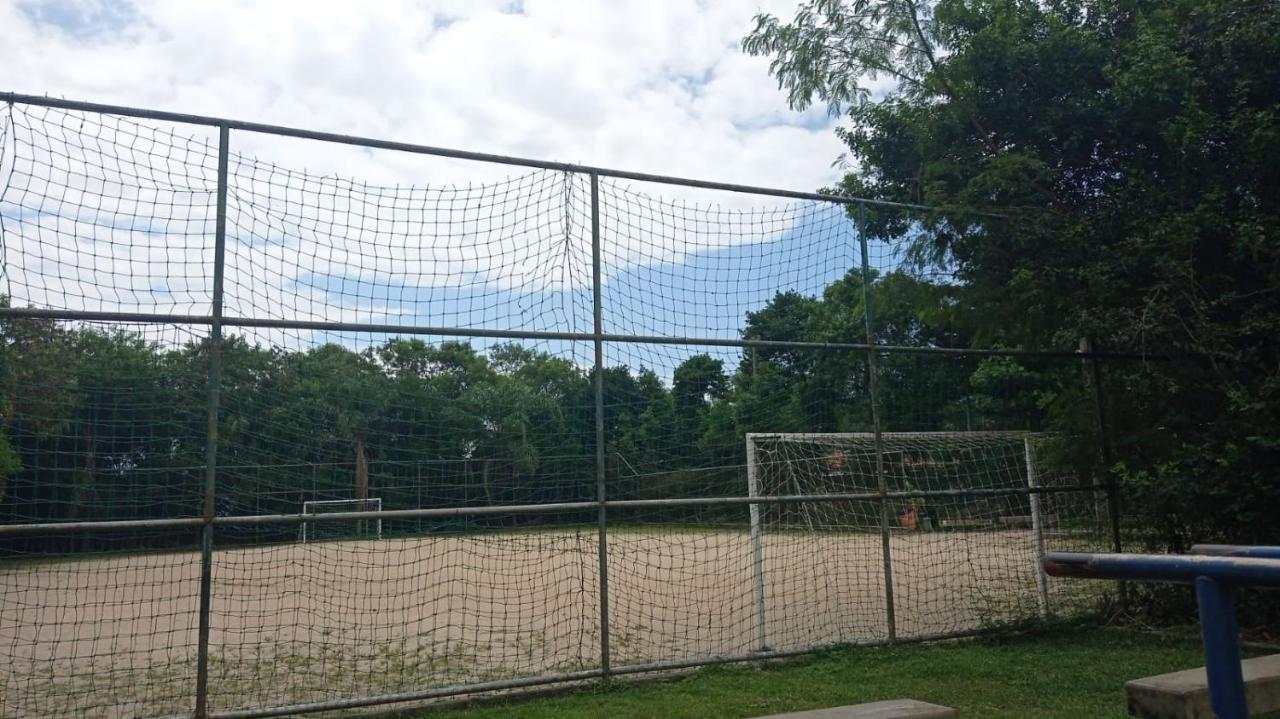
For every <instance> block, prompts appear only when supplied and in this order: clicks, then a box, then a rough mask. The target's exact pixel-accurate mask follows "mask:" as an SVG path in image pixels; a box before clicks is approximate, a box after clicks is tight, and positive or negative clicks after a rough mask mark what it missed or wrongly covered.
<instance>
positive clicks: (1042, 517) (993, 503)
mask: <svg viewBox="0 0 1280 719" xmlns="http://www.w3.org/2000/svg"><path fill="white" fill-rule="evenodd" d="M1050 440H1051V437H1049V436H1048V435H1044V434H1037V433H1032V432H1018V431H982V432H884V433H881V434H880V435H879V437H877V436H876V435H875V434H874V433H871V432H859V433H751V434H747V435H746V443H747V446H746V454H747V493H748V495H749V496H750V497H772V498H793V499H785V501H773V502H761V503H758V504H755V503H753V504H751V505H750V522H751V534H750V541H751V548H752V564H753V575H754V585H755V603H756V628H757V634H758V644H759V647H760V648H761V649H765V648H768V646H769V645H768V641H767V633H766V624H765V609H766V594H767V589H766V581H767V579H766V577H765V576H764V567H765V566H766V565H767V564H768V562H767V561H766V554H767V552H768V543H769V542H768V539H767V537H768V535H771V534H772V535H777V534H779V533H784V534H786V533H790V534H792V535H794V534H795V533H796V532H804V533H821V534H827V535H832V536H838V535H841V534H845V535H847V534H849V533H867V534H870V533H873V532H875V533H879V534H881V535H882V551H883V554H884V557H883V561H884V565H885V568H886V569H885V573H886V577H885V582H886V584H889V583H890V582H891V581H892V580H891V578H890V577H888V576H887V575H888V574H889V572H890V569H889V568H890V567H891V566H892V564H893V560H892V558H891V553H892V548H891V540H890V536H891V535H897V536H900V537H903V536H917V537H922V538H924V537H936V538H937V539H938V540H940V541H941V542H942V543H944V544H945V543H946V541H947V540H946V539H945V538H946V537H953V538H956V539H957V541H959V540H960V538H962V537H975V536H983V537H986V538H987V539H984V540H982V541H985V542H987V543H988V544H997V545H1006V544H1007V545H1008V546H1009V547H1010V548H1012V549H1017V548H1019V547H1026V548H1027V549H1030V550H1031V551H1030V552H1025V553H1024V552H1020V551H1012V549H1011V551H1010V552H1009V556H1010V559H1011V560H1012V561H1018V562H1019V563H1025V565H1024V566H1025V568H1026V571H1027V573H1028V574H1029V575H1031V576H1034V577H1035V590H1034V595H1033V596H1034V599H1033V600H1032V601H1034V603H1035V605H1036V606H1037V608H1038V611H1039V614H1040V615H1041V616H1044V615H1046V614H1047V613H1048V599H1049V597H1048V586H1047V583H1046V579H1045V577H1044V574H1043V572H1041V571H1040V570H1039V561H1040V559H1041V558H1042V557H1043V556H1044V551H1045V549H1044V547H1045V544H1044V542H1045V527H1046V524H1047V523H1049V522H1052V521H1054V520H1053V518H1052V517H1051V516H1049V515H1047V514H1046V512H1045V511H1043V510H1044V502H1043V497H1042V496H1041V493H1040V488H1041V487H1042V484H1041V483H1042V480H1043V479H1044V478H1045V475H1046V471H1045V467H1043V466H1042V465H1041V462H1040V460H1039V458H1038V457H1039V455H1038V453H1037V448H1038V447H1039V446H1041V445H1043V444H1044V443H1046V442H1048V441H1050ZM1062 479H1063V477H1061V476H1058V475H1054V481H1055V482H1057V481H1060V480H1062ZM798 497H813V500H811V501H805V500H802V499H794V498H798ZM1028 530H1029V531H1028ZM932 532H947V533H948V534H945V535H941V534H939V535H934V534H932ZM952 533H954V534H952ZM895 541H909V540H895ZM935 544H937V542H935V541H933V540H925V541H924V542H923V543H921V542H913V543H912V544H911V545H904V546H900V547H899V550H900V551H904V552H908V551H910V552H915V553H916V554H920V553H921V552H923V553H924V554H925V555H933V554H936V555H937V556H934V557H932V558H930V557H917V559H918V560H920V559H922V560H924V561H926V562H930V563H932V562H939V563H941V562H942V561H943V560H942V559H941V557H942V554H941V553H942V552H944V551H946V550H945V548H944V547H943V546H933V545H935ZM1028 545H1029V546H1028ZM1014 557H1017V559H1016V560H1014ZM775 563H776V562H775ZM912 591H914V589H913V590H912Z"/></svg>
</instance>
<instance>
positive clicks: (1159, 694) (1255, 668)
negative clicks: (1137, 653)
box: [1124, 654, 1280, 719]
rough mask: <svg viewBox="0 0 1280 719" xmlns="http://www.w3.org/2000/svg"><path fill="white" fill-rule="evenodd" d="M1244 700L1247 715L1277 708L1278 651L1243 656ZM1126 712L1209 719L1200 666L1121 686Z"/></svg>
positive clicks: (1158, 718)
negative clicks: (1254, 656) (1126, 706)
mask: <svg viewBox="0 0 1280 719" xmlns="http://www.w3.org/2000/svg"><path fill="white" fill-rule="evenodd" d="M1241 669H1242V670H1243V672H1244V694H1245V702H1246V703H1247V704H1248V706H1249V715H1250V716H1256V715H1258V714H1265V713H1267V712H1272V711H1277V710H1280V654H1272V655H1270V656H1265V657H1256V658H1254V659H1246V660H1244V661H1243V662H1241ZM1124 693H1125V697H1126V699H1127V700H1128V702H1129V713H1130V714H1132V715H1133V716H1136V717H1142V718H1143V719H1213V710H1212V709H1211V708H1210V707H1209V680H1208V678H1207V677H1206V676H1205V671H1204V667H1200V668H1199V669H1187V670H1185V671H1181V672H1170V673H1168V674H1160V675H1157V676H1154V677H1146V678H1144V679H1134V680H1133V681H1131V682H1127V683H1126V684H1125V685H1124Z"/></svg>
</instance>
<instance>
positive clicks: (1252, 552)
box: [1191, 544, 1280, 559]
mask: <svg viewBox="0 0 1280 719" xmlns="http://www.w3.org/2000/svg"><path fill="white" fill-rule="evenodd" d="M1191 553H1192V554H1207V555H1212V556H1215V557H1254V558H1256V559H1280V547H1269V546H1265V545H1257V546H1251V545H1247V544H1243V545H1242V544H1194V545H1192V546H1191Z"/></svg>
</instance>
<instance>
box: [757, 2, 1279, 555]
mask: <svg viewBox="0 0 1280 719" xmlns="http://www.w3.org/2000/svg"><path fill="white" fill-rule="evenodd" d="M756 20H757V22H756V26H755V29H754V31H753V32H751V34H750V35H749V36H748V37H747V38H746V39H745V40H744V47H745V49H746V50H747V51H748V52H751V53H754V54H759V55H763V56H767V57H769V58H771V60H772V65H771V67H772V71H773V73H774V75H775V76H776V77H777V79H778V80H779V83H780V85H781V86H782V87H783V88H784V89H785V90H787V91H788V93H789V95H790V98H791V101H792V103H793V104H794V105H795V106H797V107H803V106H805V105H807V104H809V103H810V102H813V101H818V102H824V103H828V104H829V105H830V107H831V108H832V109H833V110H834V111H836V112H838V113H840V114H842V115H843V117H844V118H845V122H844V123H842V125H841V129H840V130H839V133H840V136H841V138H842V139H843V140H844V141H845V143H846V145H847V146H848V150H849V158H848V161H849V166H850V167H852V168H854V169H853V170H852V171H851V172H849V173H848V175H847V176H846V177H845V178H844V180H843V182H842V183H841V185H840V187H839V188H838V189H839V190H840V191H842V192H844V193H847V194H851V195H856V196H864V197H872V198H877V199H883V200H893V201H906V202H917V203H922V204H926V205H931V206H941V207H953V208H966V209H970V210H972V209H976V210H982V211H986V212H990V213H995V214H998V215H1001V216H1002V217H1004V218H1005V221H1003V222H994V221H989V220H987V219H985V218H978V217H975V216H973V215H965V214H959V213H948V214H944V213H937V214H935V215H933V216H929V217H921V218H918V220H919V222H920V228H919V229H920V230H921V231H920V233H919V235H918V237H917V239H916V241H915V242H914V252H915V255H914V260H915V262H916V263H917V264H918V265H919V266H922V267H929V266H934V267H937V266H942V267H946V268H947V270H948V271H950V272H952V273H953V276H954V277H955V278H956V281H957V282H958V283H959V284H961V285H963V287H964V295H965V302H966V303H967V304H968V305H969V306H971V307H974V308H979V309H980V311H979V312H978V313H976V314H975V315H974V318H975V319H976V320H978V324H977V325H976V326H974V327H972V328H971V330H972V333H973V334H972V335H971V339H973V340H975V344H978V345H986V346H991V345H995V346H1006V347H1022V348H1028V349H1037V348H1045V347H1069V346H1072V345H1073V344H1074V343H1075V342H1076V341H1077V340H1078V338H1080V337H1083V336H1088V337H1093V338H1096V339H1097V341H1098V346H1100V347H1101V348H1102V349H1111V350H1129V351H1133V350H1136V351H1140V352H1150V353H1153V354H1169V353H1171V354H1175V355H1182V356H1190V357H1195V358H1198V360H1197V361H1195V362H1151V363H1144V362H1135V363H1131V364H1124V363H1114V364H1112V365H1111V366H1108V367H1105V368H1103V370H1104V371H1103V373H1102V374H1103V379H1102V381H1103V385H1104V388H1105V396H1106V397H1107V398H1108V404H1107V410H1108V420H1109V422H1110V425H1111V429H1112V441H1113V446H1112V447H1111V448H1110V452H1109V455H1110V460H1111V467H1110V468H1109V469H1110V471H1111V472H1112V476H1114V477H1116V478H1117V479H1118V480H1120V481H1121V482H1122V485H1123V488H1124V490H1125V503H1124V504H1125V508H1126V512H1127V513H1130V514H1133V515H1136V517H1137V519H1136V521H1134V522H1133V523H1132V524H1133V526H1135V527H1139V528H1142V529H1144V530H1145V534H1146V538H1147V539H1148V540H1149V541H1150V543H1151V544H1153V545H1155V546H1157V547H1164V548H1171V549H1175V550H1178V549H1184V548H1186V546H1187V545H1188V543H1190V542H1195V541H1214V540H1225V541H1237V542H1258V543H1276V542H1277V541H1280V534H1278V532H1280V529H1278V527H1280V525H1277V523H1276V522H1274V521H1273V518H1274V517H1275V516H1276V515H1277V513H1280V492H1277V491H1276V487H1277V476H1276V472H1275V467H1276V466H1277V465H1280V432H1278V431H1277V428H1278V427H1280V163H1277V162H1276V160H1275V158H1277V157H1280V4H1277V3H1275V2H1272V1H1270V0H1212V1H1208V2H1206V0H1048V1H1047V2H1030V1H1022V0H977V1H975V0H937V1H936V2H914V1H908V2H896V1H895V2H888V1H883V2H844V1H842V0H808V1H807V2H804V3H802V4H801V6H800V8H799V10H798V12H797V13H796V14H795V15H794V16H792V17H789V18H778V17H774V16H770V15H761V16H759V17H757V19H756ZM877 80H878V81H881V82H880V83H879V84H876V81H877ZM885 81H887V83H888V85H887V87H888V89H887V91H886V90H885V88H886V85H885ZM866 219H867V223H868V226H869V228H871V229H872V230H873V231H879V232H889V233H893V232H898V231H900V230H901V225H902V222H903V220H902V218H900V217H897V216H894V215H893V214H891V213H885V212H883V211H881V212H875V211H872V212H868V213H867V218H866ZM895 226H896V227H895Z"/></svg>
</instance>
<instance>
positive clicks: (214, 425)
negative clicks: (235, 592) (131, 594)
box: [195, 125, 231, 719]
mask: <svg viewBox="0 0 1280 719" xmlns="http://www.w3.org/2000/svg"><path fill="white" fill-rule="evenodd" d="M230 134H231V131H230V130H229V129H228V127H227V126H226V125H221V126H220V127H219V128H218V187H217V206H216V213H217V215H216V218H215V220H214V240H213V294H212V298H211V307H210V313H211V315H212V322H210V324H209V375H208V382H209V388H208V390H209V393H208V415H209V416H208V431H207V433H206V436H205V448H204V462H205V464H204V502H203V508H202V511H201V517H202V518H203V520H204V526H203V527H202V528H201V532H200V609H199V611H200V617H199V630H198V635H197V639H196V710H195V716H196V719H203V718H204V717H206V716H208V714H209V615H210V612H211V609H212V599H213V515H214V494H215V492H216V491H217V478H218V408H219V403H220V396H219V392H218V390H219V384H220V383H221V380H222V282H223V279H222V278H223V269H224V267H225V264H226V245H227V242H226V240H227V157H228V150H229V147H228V146H229V144H230Z"/></svg>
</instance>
